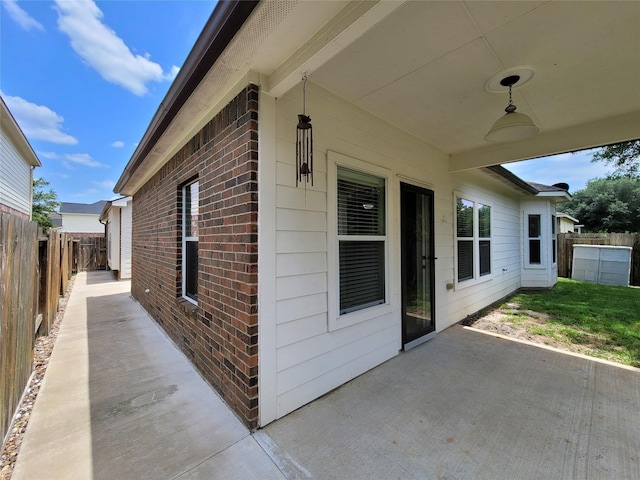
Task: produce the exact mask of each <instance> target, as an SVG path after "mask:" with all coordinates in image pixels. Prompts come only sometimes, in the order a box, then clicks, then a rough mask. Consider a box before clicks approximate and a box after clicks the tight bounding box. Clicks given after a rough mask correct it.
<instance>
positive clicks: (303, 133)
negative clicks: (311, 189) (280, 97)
mask: <svg viewBox="0 0 640 480" xmlns="http://www.w3.org/2000/svg"><path fill="white" fill-rule="evenodd" d="M303 178H304V180H305V181H306V182H307V183H309V180H311V185H313V128H312V127H311V117H309V116H308V115H307V74H306V72H305V73H303V75H302V114H301V115H298V126H297V127H296V187H297V186H298V183H300V182H302V180H303Z"/></svg>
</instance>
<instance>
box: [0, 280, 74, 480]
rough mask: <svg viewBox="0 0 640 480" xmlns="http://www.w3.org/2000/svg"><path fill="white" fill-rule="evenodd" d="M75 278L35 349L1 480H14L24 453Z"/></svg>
mask: <svg viewBox="0 0 640 480" xmlns="http://www.w3.org/2000/svg"><path fill="white" fill-rule="evenodd" d="M75 278H76V277H75V276H74V277H72V278H71V280H70V282H69V285H68V287H67V291H66V292H65V294H64V296H63V297H62V298H61V299H60V303H59V306H58V313H57V314H56V318H55V320H54V322H53V326H52V328H51V330H50V332H49V335H46V336H40V337H38V338H37V339H36V342H35V346H34V348H33V367H32V372H33V374H32V375H31V379H30V382H29V385H27V388H26V391H25V393H24V398H23V399H22V403H21V404H20V407H19V408H18V410H17V411H16V413H15V415H14V417H13V424H12V427H11V433H10V434H9V437H8V439H7V443H6V445H5V446H4V449H3V450H2V457H0V480H10V478H11V474H12V473H13V468H14V467H15V464H16V460H17V459H18V455H19V454H20V445H22V440H23V437H24V433H25V432H26V430H27V425H28V423H29V418H31V411H32V410H33V405H34V404H35V402H36V398H37V396H38V392H40V387H41V386H42V379H43V378H44V374H45V372H46V370H47V365H48V364H49V357H51V352H52V351H53V346H54V344H55V341H56V338H57V336H58V331H59V330H60V324H61V323H62V318H63V317H64V312H65V311H66V309H67V303H68V301H69V296H70V295H71V289H72V287H73V283H74V281H75Z"/></svg>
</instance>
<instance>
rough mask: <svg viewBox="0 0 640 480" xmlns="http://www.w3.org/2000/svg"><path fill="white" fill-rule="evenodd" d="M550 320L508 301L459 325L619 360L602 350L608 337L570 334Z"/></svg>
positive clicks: (580, 332)
mask: <svg viewBox="0 0 640 480" xmlns="http://www.w3.org/2000/svg"><path fill="white" fill-rule="evenodd" d="M551 320H553V319H552V318H551V317H550V316H549V315H547V314H545V313H540V312H534V311H532V310H525V309H522V307H521V305H520V304H518V303H517V302H506V303H503V304H502V305H499V306H490V307H487V308H485V309H483V310H481V311H480V312H478V313H476V314H475V315H471V316H469V317H467V318H466V319H464V320H463V321H462V322H460V323H462V324H463V325H467V326H470V327H473V328H477V329H478V330H484V331H486V332H492V333H496V334H499V335H504V336H505V337H509V338H515V339H518V340H527V341H529V342H533V343H539V344H541V345H548V346H550V347H554V348H558V349H560V350H566V351H569V352H574V353H581V354H583V355H589V356H592V357H597V358H604V359H606V360H610V361H613V362H617V361H619V360H617V359H616V358H615V357H614V356H612V355H610V354H608V353H607V352H606V351H604V350H602V349H601V348H600V347H603V346H605V345H607V344H608V342H607V339H606V338H602V337H599V336H597V335H595V334H593V333H590V332H586V331H580V330H577V329H575V328H574V329H572V330H571V331H568V330H567V329H563V327H562V326H561V325H558V324H552V323H550V321H551ZM609 348H611V345H609Z"/></svg>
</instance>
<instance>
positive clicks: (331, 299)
mask: <svg viewBox="0 0 640 480" xmlns="http://www.w3.org/2000/svg"><path fill="white" fill-rule="evenodd" d="M327 158H328V162H327V163H328V165H327V166H328V169H327V170H328V171H327V209H328V212H327V220H328V225H327V234H328V242H327V255H328V275H329V278H328V289H329V291H328V310H329V314H328V323H329V325H328V327H329V330H330V331H332V330H337V329H340V328H345V327H348V326H351V325H355V324H357V323H360V322H364V321H367V320H371V319H373V318H377V317H379V316H382V315H386V314H389V313H391V312H392V311H393V308H394V307H393V301H392V295H393V289H392V287H391V285H392V282H393V281H396V279H395V275H392V274H391V272H390V266H391V265H392V263H391V261H392V260H391V258H390V252H391V246H390V244H391V240H392V238H391V218H392V216H391V212H392V211H394V210H393V209H394V208H395V202H393V201H392V199H393V198H394V194H395V191H396V188H395V182H393V181H392V180H391V171H390V170H388V169H386V168H382V167H378V166H375V165H371V164H369V163H366V162H363V161H361V160H357V159H355V158H352V157H348V156H346V155H342V154H340V153H336V152H332V151H329V152H327ZM338 166H341V167H345V168H348V169H351V170H355V171H359V172H362V173H366V174H370V175H375V176H377V177H380V178H383V179H384V180H385V233H386V235H385V238H384V244H385V247H384V252H385V303H382V304H379V305H374V306H371V307H367V308H363V309H361V310H356V311H354V312H350V313H346V314H342V315H341V314H340V263H339V262H340V255H339V242H340V239H341V238H342V236H339V235H338ZM350 237H351V239H353V240H358V239H359V240H363V239H364V240H366V239H367V238H368V237H363V236H358V237H353V236H350ZM378 238H379V237H376V239H378Z"/></svg>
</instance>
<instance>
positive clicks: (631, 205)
mask: <svg viewBox="0 0 640 480" xmlns="http://www.w3.org/2000/svg"><path fill="white" fill-rule="evenodd" d="M558 207H559V208H558V209H559V210H561V211H563V212H564V213H568V214H569V215H571V216H572V217H574V218H577V219H578V220H579V221H580V223H582V224H584V227H585V230H586V231H588V232H622V233H624V232H640V178H628V177H617V178H615V177H609V178H598V179H595V180H591V181H590V182H589V183H588V184H587V187H586V188H585V189H583V190H578V191H577V192H575V193H574V194H573V199H572V200H571V201H570V202H568V203H564V204H560V205H559V206H558Z"/></svg>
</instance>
